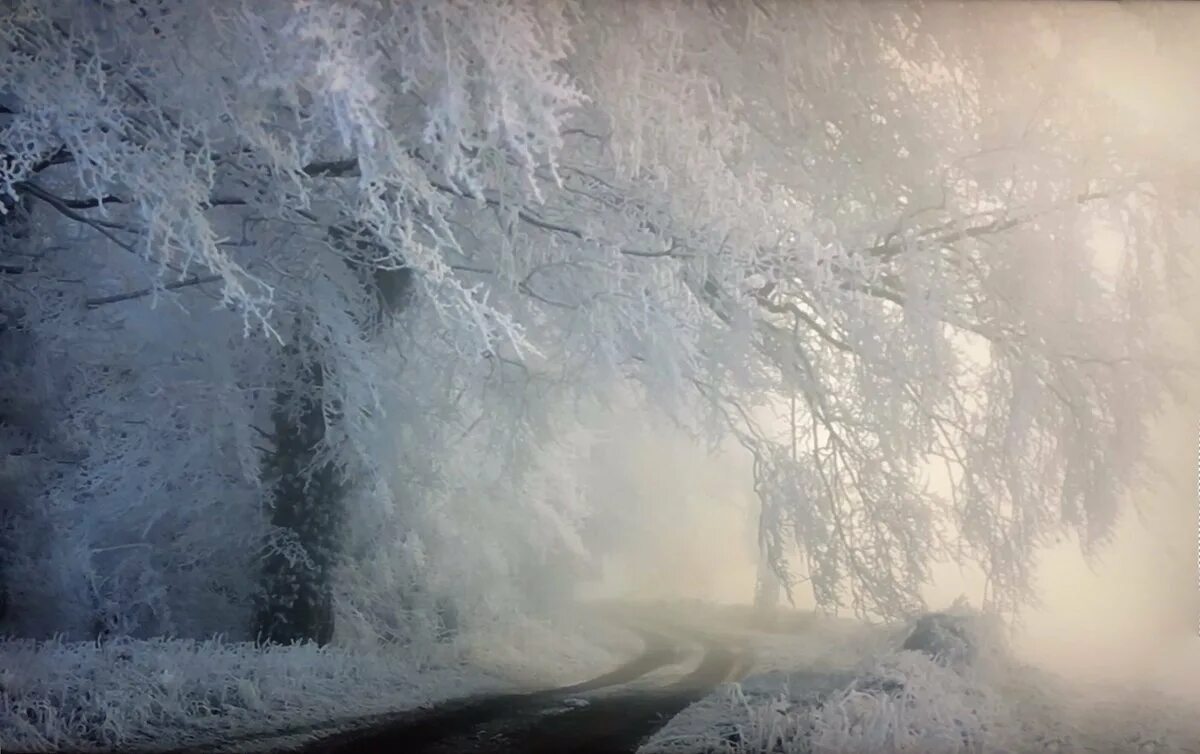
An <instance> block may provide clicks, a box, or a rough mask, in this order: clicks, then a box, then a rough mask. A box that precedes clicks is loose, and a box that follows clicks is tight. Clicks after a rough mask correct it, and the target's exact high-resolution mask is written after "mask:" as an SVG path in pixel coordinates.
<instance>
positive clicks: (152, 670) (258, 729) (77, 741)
mask: <svg viewBox="0 0 1200 754" xmlns="http://www.w3.org/2000/svg"><path fill="white" fill-rule="evenodd" d="M640 648H641V643H640V641H639V640H638V638H637V636H636V635H635V634H632V633H630V632H628V631H625V630H623V629H621V628H619V627H617V626H614V625H613V624H610V623H606V622H604V621H601V620H597V619H596V617H595V616H589V615H587V614H563V615H560V616H556V617H554V618H552V619H544V620H535V619H531V618H523V619H520V620H513V621H509V622H507V623H497V624H496V625H492V626H486V627H480V629H479V630H477V631H475V632H473V633H469V634H465V635H461V636H459V637H458V639H457V640H456V641H455V642H454V643H451V644H444V645H436V646H434V647H432V648H429V647H427V648H425V650H424V651H423V652H422V653H419V654H418V653H414V652H412V651H406V650H403V649H397V650H394V651H388V650H381V649H373V650H367V649H362V648H339V647H325V648H318V647H316V646H313V645H302V646H291V647H279V646H273V647H272V646H268V647H256V646H254V645H253V644H248V643H233V642H222V641H218V640H212V641H188V640H167V639H158V640H132V639H115V640H113V641H110V642H107V643H105V644H103V645H97V644H94V643H91V642H67V641H45V642H35V641H27V640H11V641H7V642H0V751H6V752H7V751H13V750H16V751H58V750H64V749H68V750H77V751H87V750H105V751H109V750H114V749H115V750H122V751H126V750H136V749H155V750H163V749H171V748H188V749H192V748H195V747H204V748H205V749H206V750H210V751H219V750H233V749H237V750H247V749H261V750H268V749H273V748H280V747H283V746H294V745H297V744H301V743H304V742H305V741H307V740H310V739H311V738H312V737H313V736H314V735H316V734H318V733H319V734H322V735H326V734H329V733H334V732H337V731H339V730H344V729H347V728H349V727H357V726H359V725H361V724H362V723H363V720H364V718H370V717H372V716H377V715H384V714H389V713H395V712H398V711H402V710H407V709H412V708H416V707H424V706H429V705H432V704H436V703H438V702H441V701H444V700H447V699H451V698H455V697H462V696H467V695H471V694H476V693H486V692H490V691H499V690H502V689H511V688H512V687H513V686H518V687H524V688H538V687H549V686H555V685H560V684H561V685H566V684H569V683H574V682H577V681H580V680H583V679H585V678H589V677H592V676H594V675H599V674H600V673H603V672H606V671H608V670H610V669H612V667H613V666H615V665H616V664H619V663H620V662H622V661H624V660H626V659H628V657H630V656H632V655H634V654H636V653H637V652H638V651H640Z"/></svg>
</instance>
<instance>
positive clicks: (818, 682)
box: [640, 617, 1200, 754]
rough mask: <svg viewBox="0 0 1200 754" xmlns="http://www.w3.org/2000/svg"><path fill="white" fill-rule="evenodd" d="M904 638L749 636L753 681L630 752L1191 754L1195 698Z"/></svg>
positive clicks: (803, 630) (813, 627)
mask: <svg viewBox="0 0 1200 754" xmlns="http://www.w3.org/2000/svg"><path fill="white" fill-rule="evenodd" d="M906 633H907V630H906V629H905V628H901V627H897V628H876V629H869V628H866V627H864V626H862V625H856V624H854V623H851V622H848V621H834V620H830V619H821V618H815V617H813V618H810V619H809V620H808V621H807V622H805V623H797V624H795V625H790V626H786V627H783V632H782V633H778V632H776V633H765V632H756V631H748V632H746V633H745V635H744V636H745V639H746V640H747V641H748V642H749V643H751V644H752V645H753V646H754V647H755V648H756V664H755V670H754V671H753V675H751V676H749V677H747V678H746V679H745V680H744V681H743V682H741V683H736V684H726V685H725V686H723V687H721V688H720V689H718V690H716V691H715V692H713V693H711V694H709V695H708V696H707V697H705V698H704V699H702V700H701V701H699V702H697V703H696V704H693V705H691V706H690V707H688V708H687V709H685V710H684V711H683V712H682V713H680V714H679V715H677V716H676V717H675V718H674V719H672V720H671V722H670V723H668V725H666V726H665V727H664V728H663V729H661V730H660V731H659V732H658V733H657V734H655V736H653V737H652V738H651V739H650V740H649V741H648V742H647V743H646V744H645V745H644V746H643V748H642V749H641V750H640V752H641V754H680V753H682V752H688V753H689V754H693V753H695V752H729V753H734V752H736V753H738V754H752V753H758V752H762V753H763V754H768V753H770V754H801V753H803V754H900V753H911V754H943V753H944V754H951V753H953V754H959V753H963V754H985V753H986V754H1024V753H1026V752H1059V753H1061V754H1066V753H1067V752H1088V753H1089V754H1134V753H1137V754H1141V753H1143V752H1156V753H1160V754H1161V753H1165V752H1172V753H1174V752H1200V720H1198V719H1197V717H1198V716H1197V715H1196V714H1195V704H1194V700H1193V701H1192V702H1191V703H1189V702H1188V700H1185V699H1184V698H1182V697H1170V696H1168V695H1166V694H1165V693H1162V692H1161V691H1156V690H1153V689H1146V688H1143V687H1139V688H1134V687H1129V686H1122V687H1108V686H1104V687H1102V686H1097V685H1095V684H1090V685H1086V686H1085V685H1082V684H1073V683H1070V682H1068V681H1066V680H1064V679H1062V678H1059V677H1056V676H1053V675H1051V674H1049V673H1045V672H1043V671H1040V670H1038V669H1036V668H1033V667H1030V666H1027V665H1023V664H1020V663H1018V662H1016V661H1014V660H1013V659H1012V658H1011V657H1009V656H1008V654H1007V653H1006V651H1005V650H1004V648H1003V646H1002V642H1001V641H999V640H998V638H997V637H998V635H997V634H995V633H994V632H988V631H986V630H984V631H980V632H977V633H976V634H975V637H974V641H976V642H978V643H979V646H980V652H979V654H978V657H977V658H975V659H974V660H972V661H971V662H965V661H963V662H950V661H944V660H937V661H935V660H934V659H933V658H931V657H930V656H928V655H926V654H924V653H921V652H916V651H905V650H900V649H899V647H900V645H901V643H902V642H903V638H904V636H905V635H906Z"/></svg>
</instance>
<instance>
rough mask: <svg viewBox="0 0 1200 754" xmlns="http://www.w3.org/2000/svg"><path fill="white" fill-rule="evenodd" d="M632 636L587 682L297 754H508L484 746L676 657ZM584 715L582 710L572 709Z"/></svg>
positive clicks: (480, 700) (428, 714)
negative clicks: (634, 651)
mask: <svg viewBox="0 0 1200 754" xmlns="http://www.w3.org/2000/svg"><path fill="white" fill-rule="evenodd" d="M638 633H639V634H641V636H642V639H643V641H644V642H645V648H644V650H643V651H642V653H641V654H640V655H638V656H637V657H635V658H634V659H632V660H630V661H629V662H627V663H625V664H624V665H622V666H620V667H618V668H617V669H615V670H613V671H612V672H610V673H605V674H604V675H601V676H598V677H596V678H593V679H591V680H589V681H584V682H582V683H578V684H574V685H572V686H564V687H562V688H557V689H551V690H547V691H535V692H531V693H516V694H496V695H489V696H483V697H475V698H472V699H465V700H462V701H458V702H450V703H447V704H443V705H440V706H439V707H437V708H436V709H434V710H429V711H414V712H411V713H402V714H401V715H399V716H397V717H395V718H393V719H392V720H390V721H388V722H386V723H382V724H377V725H373V726H371V727H370V728H369V729H368V730H358V731H351V732H347V733H342V734H338V735H334V736H331V737H329V738H326V739H323V740H320V741H317V742H315V743H312V744H310V745H307V746H305V747H304V748H302V749H300V750H299V751H300V752H301V753H302V754H351V753H352V752H381V751H400V752H406V753H408V752H412V753H413V754H416V752H425V751H430V752H432V751H451V752H458V751H462V752H469V751H493V750H497V751H508V750H509V749H493V748H491V747H490V746H491V744H496V745H500V744H502V743H503V741H504V740H505V739H504V738H503V735H502V734H500V733H499V731H500V730H501V729H507V728H510V727H513V726H516V727H522V726H526V725H534V724H536V723H537V722H538V721H539V720H541V719H542V718H543V717H544V716H545V714H546V711H547V710H555V709H556V708H560V707H561V702H562V700H563V699H565V698H567V697H569V696H570V695H572V694H579V693H583V692H586V691H594V690H598V689H603V688H607V687H610V686H616V685H620V684H623V683H628V682H629V681H633V680H636V679H638V678H640V677H642V676H644V675H646V674H647V673H650V672H651V671H654V670H657V669H658V668H660V667H664V666H666V665H670V664H671V663H673V662H676V661H677V660H678V659H679V652H678V648H677V646H676V643H675V642H673V641H671V640H669V639H667V638H666V637H664V636H662V635H660V634H656V633H651V632H648V631H639V632H638ZM587 711H588V708H584V709H581V710H573V712H587ZM555 717H557V716H555ZM489 731H492V732H489ZM497 735H500V736H501V737H500V738H495V739H494V740H493V736H497ZM443 744H444V745H443ZM480 747H483V748H480ZM524 750H525V749H524V748H518V749H512V751H524ZM568 750H569V749H568Z"/></svg>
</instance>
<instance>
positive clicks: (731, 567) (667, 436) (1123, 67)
mask: <svg viewBox="0 0 1200 754" xmlns="http://www.w3.org/2000/svg"><path fill="white" fill-rule="evenodd" d="M1076 12H1077V13H1078V14H1079V15H1080V19H1079V20H1080V21H1081V23H1087V24H1091V25H1094V27H1095V28H1107V29H1110V30H1112V29H1117V30H1118V32H1119V33H1118V34H1117V35H1116V36H1112V35H1110V36H1105V35H1102V34H1097V36H1096V40H1095V41H1094V42H1090V41H1089V42H1088V43H1085V44H1083V45H1077V46H1075V47H1070V48H1063V47H1062V45H1061V44H1060V42H1059V40H1058V39H1057V37H1055V36H1051V37H1049V38H1048V39H1045V40H1042V43H1043V44H1046V45H1049V46H1051V47H1053V48H1054V49H1055V50H1056V51H1057V54H1058V55H1065V56H1071V57H1072V58H1073V59H1074V63H1075V69H1076V71H1077V73H1078V75H1079V80H1080V82H1081V83H1082V84H1083V85H1085V86H1089V87H1091V88H1093V89H1094V90H1095V91H1096V92H1097V93H1099V94H1101V95H1103V96H1107V97H1110V98H1111V99H1112V100H1114V101H1116V102H1118V103H1119V104H1120V105H1121V106H1122V108H1123V111H1124V113H1125V114H1126V116H1127V118H1128V119H1127V120H1126V121H1125V122H1122V123H1104V124H1097V127H1098V128H1103V129H1108V133H1110V134H1111V135H1112V136H1113V138H1116V139H1124V140H1129V141H1136V142H1137V144H1138V148H1139V150H1142V151H1145V152H1152V153H1156V154H1160V155H1167V154H1169V155H1170V156H1171V157H1170V159H1172V160H1174V161H1176V162H1178V163H1179V164H1181V165H1184V166H1195V165H1197V164H1200V146H1198V144H1197V141H1196V139H1195V134H1196V133H1198V132H1200V107H1197V105H1196V98H1195V96H1194V92H1195V91H1196V90H1197V85H1198V74H1197V67H1196V63H1197V53H1196V51H1195V48H1194V47H1193V45H1192V44H1191V43H1190V40H1192V39H1193V37H1192V36H1191V35H1189V34H1188V33H1187V30H1188V29H1196V28H1200V9H1196V8H1194V7H1187V6H1182V5H1179V4H1172V5H1167V6H1162V5H1155V4H1145V5H1142V6H1137V7H1134V8H1129V7H1124V6H1101V5H1096V4H1089V5H1085V6H1083V7H1081V8H1077V9H1076ZM1142 21H1145V22H1146V23H1145V25H1143V23H1142ZM1077 41H1078V40H1077ZM1096 238H1097V243H1098V244H1099V245H1100V247H1101V248H1100V252H1101V254H1100V258H1101V259H1102V260H1103V259H1104V258H1106V257H1108V256H1110V254H1109V253H1108V252H1109V251H1112V252H1113V253H1112V254H1111V256H1112V257H1113V258H1115V257H1116V256H1117V254H1116V252H1117V251H1119V249H1117V248H1116V246H1117V245H1119V244H1120V243H1121V242H1122V239H1121V238H1120V237H1119V236H1117V235H1116V234H1113V233H1109V232H1106V231H1103V230H1101V229H1097V234H1096ZM1105 246H1111V247H1112V248H1111V249H1106V248H1103V247H1105ZM1192 256H1193V258H1194V259H1195V260H1196V261H1200V255H1196V254H1195V253H1194V252H1193V255H1192ZM1174 317H1175V320H1174V321H1173V322H1172V323H1170V324H1169V325H1167V328H1166V329H1165V330H1164V331H1163V332H1162V333H1160V334H1161V335H1162V336H1163V339H1164V342H1165V343H1167V344H1168V346H1167V350H1168V351H1169V352H1171V353H1173V354H1174V355H1175V356H1177V357H1179V358H1181V359H1184V360H1188V361H1190V362H1191V363H1190V365H1189V366H1188V367H1187V370H1186V371H1187V374H1188V377H1187V378H1186V379H1185V380H1184V383H1185V384H1183V385H1182V386H1181V387H1182V388H1183V389H1182V391H1181V393H1180V394H1179V395H1176V396H1174V397H1173V398H1171V399H1169V401H1168V402H1167V404H1166V405H1165V406H1164V407H1163V409H1162V410H1161V412H1160V413H1159V415H1158V416H1157V417H1156V418H1155V419H1154V420H1153V421H1152V424H1151V427H1152V429H1151V432H1150V437H1151V447H1150V448H1149V449H1148V453H1149V456H1150V465H1151V466H1152V467H1154V468H1156V470H1157V473H1158V476H1157V477H1156V478H1153V479H1146V480H1145V481H1144V482H1143V483H1142V484H1141V485H1140V486H1139V488H1138V489H1137V490H1136V491H1135V492H1133V493H1132V494H1131V496H1130V497H1131V500H1130V503H1131V507H1130V508H1129V509H1127V510H1126V512H1125V513H1124V514H1123V515H1122V517H1121V519H1120V521H1119V523H1118V525H1117V526H1116V527H1115V529H1114V531H1113V535H1112V537H1111V541H1109V542H1108V543H1107V544H1106V545H1104V546H1102V547H1101V548H1099V549H1098V551H1096V552H1094V553H1092V555H1091V557H1085V556H1084V555H1083V554H1082V552H1081V547H1080V543H1079V542H1078V541H1077V540H1076V539H1074V538H1072V537H1067V536H1064V537H1063V538H1062V540H1061V542H1060V543H1059V544H1058V545H1057V546H1055V547H1052V548H1049V549H1046V550H1044V551H1043V552H1042V553H1041V554H1040V557H1039V558H1038V562H1037V566H1036V571H1035V573H1036V591H1037V599H1036V602H1035V603H1034V604H1031V605H1029V606H1026V607H1025V608H1024V609H1022V611H1021V612H1020V614H1019V615H1018V616H1016V620H1015V622H1014V623H1013V625H1012V626H1011V628H1012V637H1011V638H1012V647H1013V649H1014V651H1015V652H1016V653H1017V654H1018V655H1019V656H1020V657H1022V658H1023V659H1025V660H1027V661H1029V662H1032V663H1034V664H1036V665H1038V666H1040V667H1043V668H1046V669H1048V670H1051V671H1054V672H1057V673H1059V674H1061V675H1063V676H1065V677H1069V678H1072V679H1076V680H1080V681H1095V682H1102V683H1107V684H1126V685H1128V684H1132V685H1143V684H1144V685H1146V686H1149V687H1154V688H1159V689H1163V690H1169V691H1171V692H1176V693H1181V692H1182V693H1188V694H1192V695H1196V696H1197V697H1198V698H1200V585H1198V577H1200V574H1198V573H1197V570H1198V566H1197V562H1198V560H1200V552H1198V550H1197V548H1198V545H1197V537H1198V536H1200V531H1198V526H1200V521H1198V517H1200V500H1198V499H1197V473H1198V471H1200V470H1198V468H1197V457H1198V453H1200V437H1198V432H1200V371H1198V370H1197V368H1196V363H1197V362H1196V359H1197V358H1198V356H1200V349H1197V346H1198V345H1200V338H1198V337H1197V331H1196V329H1195V325H1194V323H1195V322H1197V321H1200V303H1197V301H1196V300H1195V299H1192V300H1191V301H1184V302H1179V303H1178V304H1177V306H1176V307H1175V312H1174ZM1168 330H1169V331H1168ZM610 422H611V424H610V425H609V426H608V428H607V431H609V432H610V433H611V437H612V438H613V440H612V441H611V442H610V443H608V444H607V446H606V450H605V452H604V455H603V458H602V459H600V460H599V463H598V465H597V476H596V479H597V480H604V481H600V482H598V483H597V485H596V486H595V488H594V489H595V492H596V494H600V495H602V496H608V498H612V497H613V493H615V497H616V498H619V499H620V502H617V501H616V500H615V499H608V501H607V502H606V504H610V505H614V506H616V508H617V509H627V512H626V514H625V515H624V516H622V515H618V516H617V517H616V518H614V519H613V521H614V522H616V521H618V520H620V521H623V522H624V523H623V524H622V525H621V526H624V527H625V528H621V527H620V526H618V527H617V529H614V530H612V531H610V532H609V536H608V538H607V541H608V543H609V546H608V547H607V548H606V549H605V550H604V553H603V555H602V556H601V558H600V564H599V576H598V578H597V579H596V580H595V581H593V582H592V583H590V584H588V585H587V586H586V587H585V589H584V594H585V596H587V597H626V598H634V599H668V598H683V599H700V600H708V601H713V602H719V603H749V602H751V601H752V599H753V593H754V582H755V574H756V560H755V558H756V552H757V548H756V547H755V527H756V518H755V517H756V515H757V510H758V507H757V501H756V500H755V498H754V493H753V477H752V472H751V464H750V459H749V455H748V454H747V453H746V452H745V451H744V450H742V449H741V448H740V447H738V446H737V445H736V444H735V443H732V442H731V443H729V444H728V445H727V446H723V447H721V448H718V449H716V450H715V451H710V449H708V448H705V447H704V446H703V445H702V444H701V443H699V442H697V441H695V440H694V439H692V438H690V437H689V436H688V434H687V433H685V432H683V431H681V430H680V429H678V428H677V427H675V426H674V425H672V424H671V422H670V421H669V420H668V419H667V418H666V417H665V416H662V415H657V414H654V415H651V414H647V413H646V410H645V409H644V408H643V409H641V410H640V411H634V410H630V411H626V412H625V413H617V414H615V415H614V416H612V417H610ZM617 479H619V480H620V482H619V489H618V488H617V487H615V486H614V485H616V484H617V483H616V482H614V481H613V480H617ZM682 522H686V523H682ZM618 530H619V533H618ZM982 585H983V578H982V576H981V574H980V573H978V572H977V571H971V570H963V569H961V568H959V567H958V566H955V565H949V564H942V565H941V566H940V567H938V568H937V569H936V572H935V578H934V579H933V581H932V583H930V584H928V585H927V586H926V588H925V590H924V594H925V598H926V600H927V602H928V604H929V605H930V606H931V607H933V608H937V607H942V606H945V605H947V604H949V603H950V602H951V601H953V600H954V599H955V598H957V597H959V596H960V595H965V596H966V597H967V598H968V600H969V601H970V602H972V603H973V604H975V605H978V604H979V602H980V597H981V594H982ZM793 598H794V605H795V606H796V607H798V608H802V609H814V608H815V605H814V604H813V600H812V596H811V594H810V593H809V592H808V591H807V589H806V588H805V587H804V585H803V584H800V585H798V586H797V588H796V590H795V592H794V594H793Z"/></svg>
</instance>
